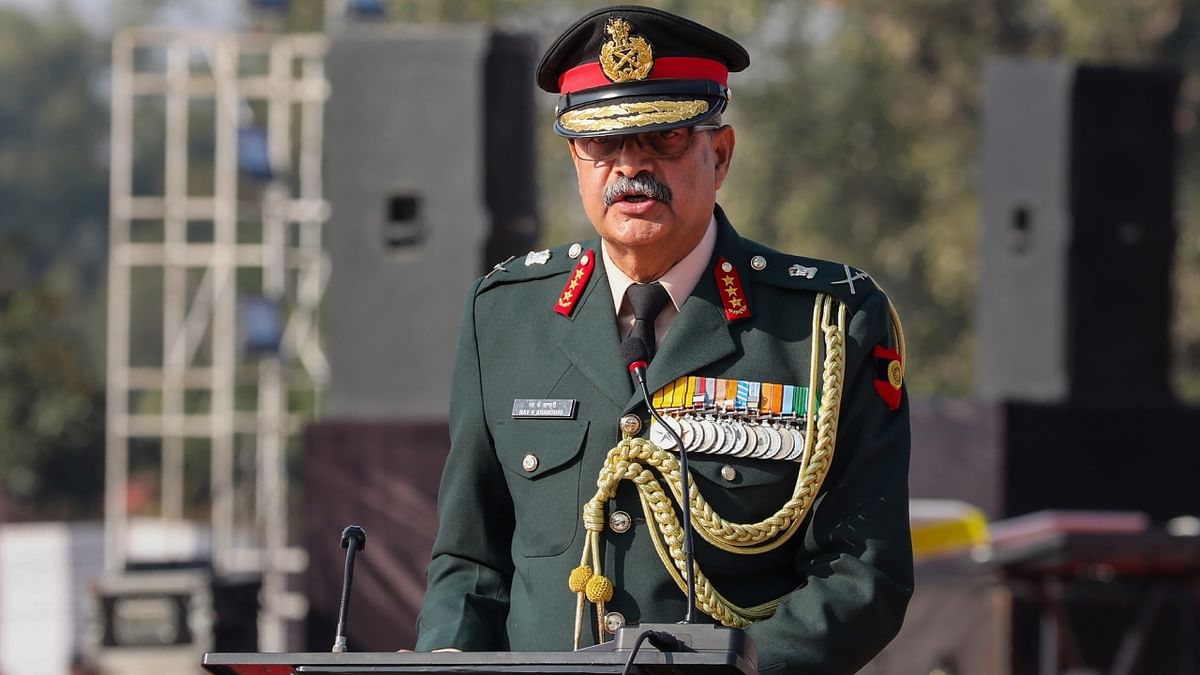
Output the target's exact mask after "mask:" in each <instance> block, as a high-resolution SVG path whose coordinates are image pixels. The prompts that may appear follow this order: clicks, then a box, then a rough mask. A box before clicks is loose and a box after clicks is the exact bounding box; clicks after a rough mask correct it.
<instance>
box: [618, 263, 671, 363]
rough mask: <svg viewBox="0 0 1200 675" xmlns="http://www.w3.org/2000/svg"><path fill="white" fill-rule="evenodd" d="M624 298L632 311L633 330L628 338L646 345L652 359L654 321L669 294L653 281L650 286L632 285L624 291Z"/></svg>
mask: <svg viewBox="0 0 1200 675" xmlns="http://www.w3.org/2000/svg"><path fill="white" fill-rule="evenodd" d="M625 297H626V298H628V299H629V306H630V307H631V308H632V309H633V330H631V331H629V337H636V338H640V339H641V340H642V342H644V343H646V349H647V350H648V351H649V352H650V356H651V357H653V356H654V351H655V349H654V348H655V339H654V320H655V319H657V318H658V313H659V312H661V311H662V310H663V307H666V306H667V302H669V301H670V300H671V294H670V293H667V289H665V288H663V285H662V284H660V283H658V282H657V281H655V282H654V283H651V284H633V285H632V286H630V287H629V288H627V289H625Z"/></svg>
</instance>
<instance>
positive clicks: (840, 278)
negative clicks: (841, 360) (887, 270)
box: [746, 242, 879, 311]
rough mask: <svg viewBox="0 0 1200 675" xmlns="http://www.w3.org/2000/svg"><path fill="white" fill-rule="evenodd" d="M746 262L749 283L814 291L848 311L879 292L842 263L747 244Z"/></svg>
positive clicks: (862, 275)
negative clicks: (839, 302)
mask: <svg viewBox="0 0 1200 675" xmlns="http://www.w3.org/2000/svg"><path fill="white" fill-rule="evenodd" d="M747 244H748V245H747V247H746V251H747V253H748V254H749V255H750V256H751V257H750V260H749V261H748V264H749V267H750V269H752V270H754V273H753V274H751V275H750V279H749V281H750V282H751V283H756V284H768V285H771V286H777V287H780V288H794V289H797V290H806V291H813V292H817V293H826V294H828V295H832V296H833V297H835V298H837V299H838V300H840V301H842V302H843V303H845V305H846V306H847V307H849V308H850V310H851V311H853V310H855V309H857V308H858V307H859V306H860V305H862V303H863V301H864V300H866V299H867V298H868V297H869V296H870V295H871V294H872V293H874V292H875V291H876V290H878V288H879V287H878V285H876V283H875V280H874V279H872V278H871V275H869V274H867V273H866V272H864V271H862V270H860V269H857V268H855V267H851V266H850V265H846V264H844V263H839V262H832V261H829V260H820V259H818V258H806V257H803V256H798V255H791V254H788V253H781V252H779V251H776V250H774V249H771V248H768V247H766V246H762V245H760V244H756V243H752V242H747Z"/></svg>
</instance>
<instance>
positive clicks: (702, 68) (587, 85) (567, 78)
mask: <svg viewBox="0 0 1200 675" xmlns="http://www.w3.org/2000/svg"><path fill="white" fill-rule="evenodd" d="M647 79H650V80H712V81H713V82H717V83H719V84H720V85H721V86H722V87H724V86H728V84H729V69H728V68H726V67H725V64H724V63H721V62H720V61H713V60H712V59H702V58H698V57H695V56H663V57H660V58H657V59H654V69H653V70H651V71H650V77H649V78H647ZM612 83H613V82H612V80H610V79H608V78H607V77H605V76H604V71H602V70H601V69H600V63H599V62H598V61H593V62H592V63H583V64H580V65H578V66H575V67H574V68H572V69H570V70H568V71H567V72H565V73H563V74H562V75H559V76H558V91H559V92H560V93H563V94H570V93H571V92H575V91H582V90H584V89H593V88H595V87H606V86H608V85H610V84H612Z"/></svg>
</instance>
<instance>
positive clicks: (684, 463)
mask: <svg viewBox="0 0 1200 675" xmlns="http://www.w3.org/2000/svg"><path fill="white" fill-rule="evenodd" d="M639 383H640V384H641V385H642V386H641V387H640V389H641V390H642V398H643V399H645V401H646V408H648V409H649V410H650V414H651V415H653V416H654V419H656V420H658V423H659V424H661V425H662V426H663V428H664V429H666V430H667V432H668V433H670V434H671V438H673V439H675V442H676V443H678V444H679V445H678V446H676V447H678V448H679V453H678V454H679V490H680V491H681V492H682V493H683V499H680V500H679V502H680V507H682V509H683V557H684V559H685V560H687V563H688V569H687V573H686V574H684V575H683V576H684V581H685V582H686V584H687V613H686V614H684V616H683V621H681V622H680V623H696V578H695V576H696V575H695V574H694V572H693V571H692V567H691V566H692V565H693V564H694V562H693V561H695V559H696V557H695V553H694V552H693V551H692V509H691V503H692V500H691V494H690V491H691V484H690V477H691V476H690V474H689V472H688V460H687V451H686V450H685V449H684V447H683V439H682V438H680V437H679V434H678V433H677V432H676V431H675V429H673V428H672V427H671V425H670V424H667V422H666V421H665V420H664V419H663V418H662V415H659V414H658V411H657V410H655V409H654V404H653V403H652V402H651V401H650V390H649V389H648V388H647V387H646V384H645V382H644V381H640V380H639Z"/></svg>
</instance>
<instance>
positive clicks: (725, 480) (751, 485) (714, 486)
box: [688, 454, 800, 523]
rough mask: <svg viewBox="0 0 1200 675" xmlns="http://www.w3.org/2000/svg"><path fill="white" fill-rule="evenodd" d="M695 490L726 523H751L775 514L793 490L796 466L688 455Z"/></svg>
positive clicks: (797, 464) (777, 462) (798, 466)
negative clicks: (728, 521) (727, 521)
mask: <svg viewBox="0 0 1200 675" xmlns="http://www.w3.org/2000/svg"><path fill="white" fill-rule="evenodd" d="M688 464H689V465H690V468H691V470H692V475H693V476H695V477H696V483H697V487H698V488H699V489H700V492H701V494H703V495H704V498H705V499H706V500H707V501H708V503H709V505H710V506H712V507H713V509H714V510H715V511H716V512H717V513H718V514H719V515H720V516H721V517H723V518H725V519H726V520H730V521H733V522H738V523H748V522H755V521H758V520H761V519H763V518H766V517H768V516H770V515H771V514H773V513H775V512H776V511H777V510H779V509H780V508H781V507H782V506H783V505H784V504H785V503H786V502H787V501H788V500H789V499H791V497H792V493H793V491H794V490H795V487H796V475H797V473H798V472H799V469H800V464H799V463H798V462H784V461H779V460H765V459H746V458H740V457H720V456H717V457H714V456H711V455H699V454H689V455H688Z"/></svg>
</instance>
